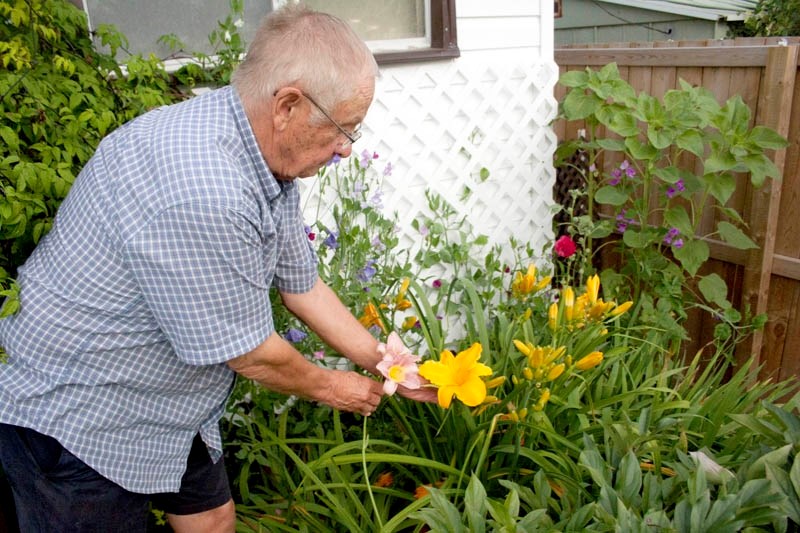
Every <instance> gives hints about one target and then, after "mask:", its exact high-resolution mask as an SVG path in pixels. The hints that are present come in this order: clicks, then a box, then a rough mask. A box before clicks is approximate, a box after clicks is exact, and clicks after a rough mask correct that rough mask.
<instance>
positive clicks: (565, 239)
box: [555, 235, 578, 257]
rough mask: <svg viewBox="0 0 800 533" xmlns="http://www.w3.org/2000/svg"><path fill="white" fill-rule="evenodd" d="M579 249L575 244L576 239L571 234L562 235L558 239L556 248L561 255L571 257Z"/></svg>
mask: <svg viewBox="0 0 800 533" xmlns="http://www.w3.org/2000/svg"><path fill="white" fill-rule="evenodd" d="M577 249H578V245H577V244H575V241H573V240H572V238H571V237H570V236H569V235H562V236H561V237H559V238H558V240H557V241H556V245H555V250H556V254H558V256H559V257H569V256H571V255H572V254H574V253H575V250H577Z"/></svg>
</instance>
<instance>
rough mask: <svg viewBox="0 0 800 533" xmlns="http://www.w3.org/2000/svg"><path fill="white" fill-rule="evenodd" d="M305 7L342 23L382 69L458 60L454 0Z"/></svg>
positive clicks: (358, 0)
mask: <svg viewBox="0 0 800 533" xmlns="http://www.w3.org/2000/svg"><path fill="white" fill-rule="evenodd" d="M284 1H285V0H284ZM276 4H280V2H276ZM305 4H306V5H307V6H309V7H311V8H313V9H317V10H319V11H325V12H326V13H331V14H333V15H336V16H338V17H340V18H342V19H344V20H346V21H347V22H348V23H349V24H350V25H351V26H352V27H353V29H354V30H355V31H356V33H358V34H359V35H360V36H361V38H362V39H364V40H365V41H366V42H367V44H368V45H369V47H370V49H371V50H372V51H373V52H374V53H375V58H376V59H377V60H378V63H380V64H382V65H386V64H391V63H405V62H409V61H425V60H431V59H446V58H452V57H458V56H459V50H458V44H457V42H456V13H455V0H371V1H370V2H369V3H366V2H363V1H362V0H305ZM365 6H367V7H365Z"/></svg>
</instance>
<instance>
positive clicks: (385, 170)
mask: <svg viewBox="0 0 800 533" xmlns="http://www.w3.org/2000/svg"><path fill="white" fill-rule="evenodd" d="M383 175H384V176H391V175H392V164H391V163H386V166H385V167H383Z"/></svg>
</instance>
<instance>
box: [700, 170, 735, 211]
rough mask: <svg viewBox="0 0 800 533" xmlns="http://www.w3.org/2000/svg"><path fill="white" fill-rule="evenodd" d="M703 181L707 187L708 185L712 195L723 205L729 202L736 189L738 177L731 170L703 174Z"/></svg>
mask: <svg viewBox="0 0 800 533" xmlns="http://www.w3.org/2000/svg"><path fill="white" fill-rule="evenodd" d="M703 181H704V182H705V184H706V187H708V192H709V193H710V194H711V196H713V197H714V198H716V199H717V201H718V202H719V203H720V204H722V205H725V204H726V203H727V202H728V200H729V199H730V197H731V195H732V194H733V192H734V191H735V190H736V178H734V177H733V174H731V173H729V172H722V173H719V174H706V175H705V176H703Z"/></svg>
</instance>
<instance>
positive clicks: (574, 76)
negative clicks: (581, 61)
mask: <svg viewBox="0 0 800 533" xmlns="http://www.w3.org/2000/svg"><path fill="white" fill-rule="evenodd" d="M588 80H589V75H588V74H587V73H586V71H584V70H573V71H570V72H565V73H564V74H562V75H561V77H560V78H559V79H558V83H560V84H561V85H564V86H566V87H582V86H585V85H586V82H587V81H588Z"/></svg>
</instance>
